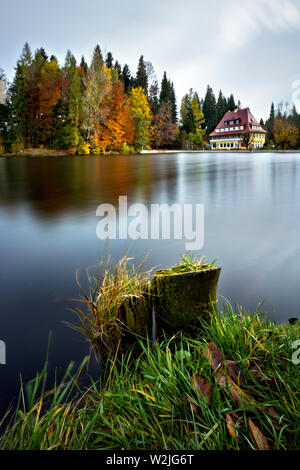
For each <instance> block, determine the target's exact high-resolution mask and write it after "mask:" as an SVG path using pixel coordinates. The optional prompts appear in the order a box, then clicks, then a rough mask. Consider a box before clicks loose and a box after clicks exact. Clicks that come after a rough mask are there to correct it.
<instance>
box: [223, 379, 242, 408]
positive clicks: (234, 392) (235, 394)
mask: <svg viewBox="0 0 300 470" xmlns="http://www.w3.org/2000/svg"><path fill="white" fill-rule="evenodd" d="M218 385H219V386H220V387H226V385H227V382H226V377H225V375H222V376H221V377H220V379H219V381H218ZM228 385H229V393H230V396H231V398H232V400H233V402H234V403H235V405H236V406H237V407H238V408H241V407H242V405H243V403H242V398H241V394H240V392H239V390H238V389H237V387H235V386H234V384H232V383H231V382H230V381H229V383H228Z"/></svg>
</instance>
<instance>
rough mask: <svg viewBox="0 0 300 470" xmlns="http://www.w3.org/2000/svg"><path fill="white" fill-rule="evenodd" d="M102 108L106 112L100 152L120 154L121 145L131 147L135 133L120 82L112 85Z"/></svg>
mask: <svg viewBox="0 0 300 470" xmlns="http://www.w3.org/2000/svg"><path fill="white" fill-rule="evenodd" d="M103 107H105V108H106V110H107V119H106V122H105V123H104V124H103V125H102V126H101V129H100V140H101V141H102V148H101V150H102V151H106V150H107V149H110V150H115V151H117V152H120V151H121V150H122V146H123V144H125V143H126V144H127V145H132V143H133V139H134V132H135V123H134V119H133V117H132V116H131V114H130V110H129V106H128V104H127V98H126V95H125V93H124V88H123V84H122V83H121V82H120V81H116V82H115V83H114V84H113V87H112V93H111V95H110V96H108V97H107V99H106V100H105V102H104V103H103Z"/></svg>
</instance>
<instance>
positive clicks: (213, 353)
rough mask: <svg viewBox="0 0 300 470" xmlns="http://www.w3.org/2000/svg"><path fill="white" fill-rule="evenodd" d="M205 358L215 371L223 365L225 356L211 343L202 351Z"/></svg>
mask: <svg viewBox="0 0 300 470" xmlns="http://www.w3.org/2000/svg"><path fill="white" fill-rule="evenodd" d="M202 354H203V357H204V358H205V359H207V360H208V362H209V363H210V365H211V367H212V369H213V370H216V369H217V368H218V367H219V365H220V364H221V365H223V362H224V360H223V354H222V351H221V349H220V348H218V346H216V345H215V343H213V342H211V343H209V344H208V345H207V347H204V348H203V350H202Z"/></svg>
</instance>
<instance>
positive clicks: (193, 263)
mask: <svg viewBox="0 0 300 470" xmlns="http://www.w3.org/2000/svg"><path fill="white" fill-rule="evenodd" d="M204 259H206V258H205V256H203V257H202V258H196V257H193V256H192V255H191V254H188V255H181V258H180V261H179V263H178V264H176V265H175V266H172V267H171V268H168V269H161V270H160V271H158V272H157V273H156V275H161V276H168V275H176V274H183V273H189V272H193V271H205V270H207V269H211V268H214V267H215V266H216V262H217V260H216V259H215V260H213V261H212V262H210V263H209V262H204V261H203V260H204Z"/></svg>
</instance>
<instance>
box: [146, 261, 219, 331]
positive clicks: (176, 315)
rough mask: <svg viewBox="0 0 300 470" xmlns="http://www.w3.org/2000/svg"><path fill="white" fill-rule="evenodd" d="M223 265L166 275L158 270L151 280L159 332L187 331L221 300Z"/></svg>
mask: <svg viewBox="0 0 300 470" xmlns="http://www.w3.org/2000/svg"><path fill="white" fill-rule="evenodd" d="M220 273H221V268H219V267H213V268H210V269H205V270H198V271H192V272H186V273H181V274H171V275H165V274H163V273H162V272H161V271H158V272H157V273H156V274H155V275H154V276H153V279H152V282H151V294H152V301H153V305H154V311H155V314H156V324H157V330H158V334H159V333H160V332H161V331H162V330H166V331H168V330H171V331H173V330H186V329H188V328H189V327H193V326H194V327H195V326H197V324H198V319H199V317H201V316H203V315H205V314H207V312H208V311H209V309H210V308H211V302H217V299H218V295H217V287H218V281H219V277H220Z"/></svg>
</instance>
